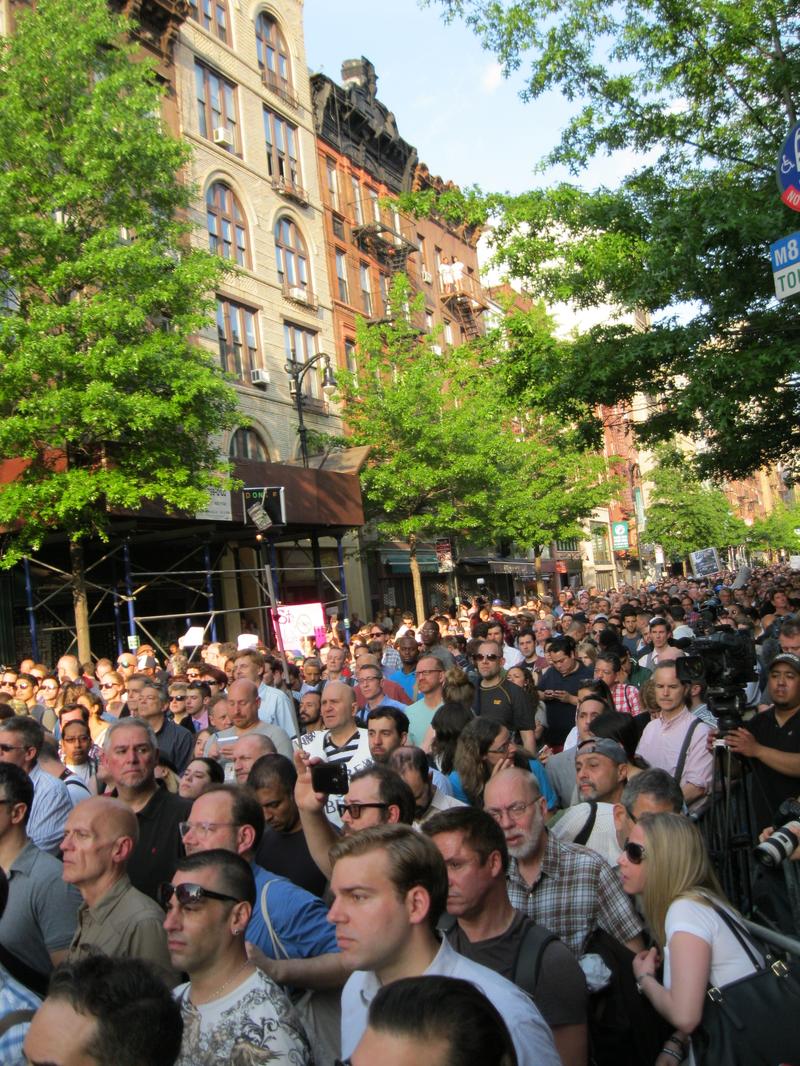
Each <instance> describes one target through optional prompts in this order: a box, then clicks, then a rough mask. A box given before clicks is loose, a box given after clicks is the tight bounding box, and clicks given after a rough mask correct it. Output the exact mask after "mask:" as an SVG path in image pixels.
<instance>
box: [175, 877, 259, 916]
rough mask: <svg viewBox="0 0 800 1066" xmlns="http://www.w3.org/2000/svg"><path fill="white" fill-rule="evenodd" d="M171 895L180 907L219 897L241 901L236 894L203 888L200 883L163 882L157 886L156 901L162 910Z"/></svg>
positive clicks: (229, 900) (231, 900) (236, 901)
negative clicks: (231, 894) (229, 894)
mask: <svg viewBox="0 0 800 1066" xmlns="http://www.w3.org/2000/svg"><path fill="white" fill-rule="evenodd" d="M173 896H174V897H175V899H176V900H177V901H178V903H179V904H180V905H181V907H185V906H186V904H187V903H199V902H200V901H201V900H204V899H221V900H224V901H226V902H228V903H241V900H238V899H237V898H236V896H228V895H226V894H225V893H224V892H212V891H211V889H210V888H204V887H203V886H202V885H195V884H193V883H191V882H189V881H187V882H184V884H182V885H170V884H167V883H164V884H161V885H159V886H158V902H159V903H160V904H161V906H162V907H163V908H164V910H166V909H167V907H168V905H169V901H170V900H171V899H172V897H173Z"/></svg>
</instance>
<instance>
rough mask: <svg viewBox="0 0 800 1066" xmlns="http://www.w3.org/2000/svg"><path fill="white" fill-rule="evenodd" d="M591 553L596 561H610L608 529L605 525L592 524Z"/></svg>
mask: <svg viewBox="0 0 800 1066" xmlns="http://www.w3.org/2000/svg"><path fill="white" fill-rule="evenodd" d="M592 554H593V555H594V561H595V562H596V563H610V562H611V552H610V551H609V547H608V529H607V528H606V527H605V526H592Z"/></svg>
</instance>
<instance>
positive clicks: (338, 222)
mask: <svg viewBox="0 0 800 1066" xmlns="http://www.w3.org/2000/svg"><path fill="white" fill-rule="evenodd" d="M331 222H332V225H333V235H334V237H338V238H339V240H340V241H343V240H345V239H346V238H345V230H344V219H343V218H339V216H338V215H334V216H333V218H332V220H331Z"/></svg>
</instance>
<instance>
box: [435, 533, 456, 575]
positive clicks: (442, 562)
mask: <svg viewBox="0 0 800 1066" xmlns="http://www.w3.org/2000/svg"><path fill="white" fill-rule="evenodd" d="M435 548H436V559H437V561H438V563H439V573H450V572H451V571H452V569H453V545H452V544H451V543H450V540H449V538H448V537H443V538H442V539H441V540H437V541H436V544H435Z"/></svg>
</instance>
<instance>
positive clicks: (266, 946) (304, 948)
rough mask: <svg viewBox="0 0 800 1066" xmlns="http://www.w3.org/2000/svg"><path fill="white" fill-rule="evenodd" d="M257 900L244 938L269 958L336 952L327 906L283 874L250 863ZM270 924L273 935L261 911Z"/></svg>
mask: <svg viewBox="0 0 800 1066" xmlns="http://www.w3.org/2000/svg"><path fill="white" fill-rule="evenodd" d="M251 868H252V870H253V876H254V877H255V879H256V902H255V906H254V907H253V913H252V915H251V917H250V921H249V923H248V926H247V934H246V936H247V939H248V940H249V941H251V942H252V943H253V944H255V945H256V946H257V947H259V948H261V950H262V951H263V952H264V954H265V955H266V956H267V957H268V958H270V959H308V958H311V957H312V956H314V955H325V954H327V953H328V952H331V951H338V950H339V948H338V947H337V945H336V931H335V929H334V927H333V925H332V924H331V923H330V922H329V921H328V908H327V907H326V906H325V904H324V903H323V902H322V900H321V899H320V898H319V897H318V896H312V895H311V893H310V892H306V890H305V889H304V888H299V887H298V886H297V885H295V884H293V883H292V882H291V881H289V880H288V879H287V878H285V877H278V876H277V874H273V873H270V872H269V871H268V870H265V869H264V867H263V866H256V864H255V863H253V864H252V867H251ZM265 909H266V912H267V914H268V916H269V921H270V922H271V924H272V934H270V930H269V926H268V923H267V921H266V920H265V917H264V911H265Z"/></svg>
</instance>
